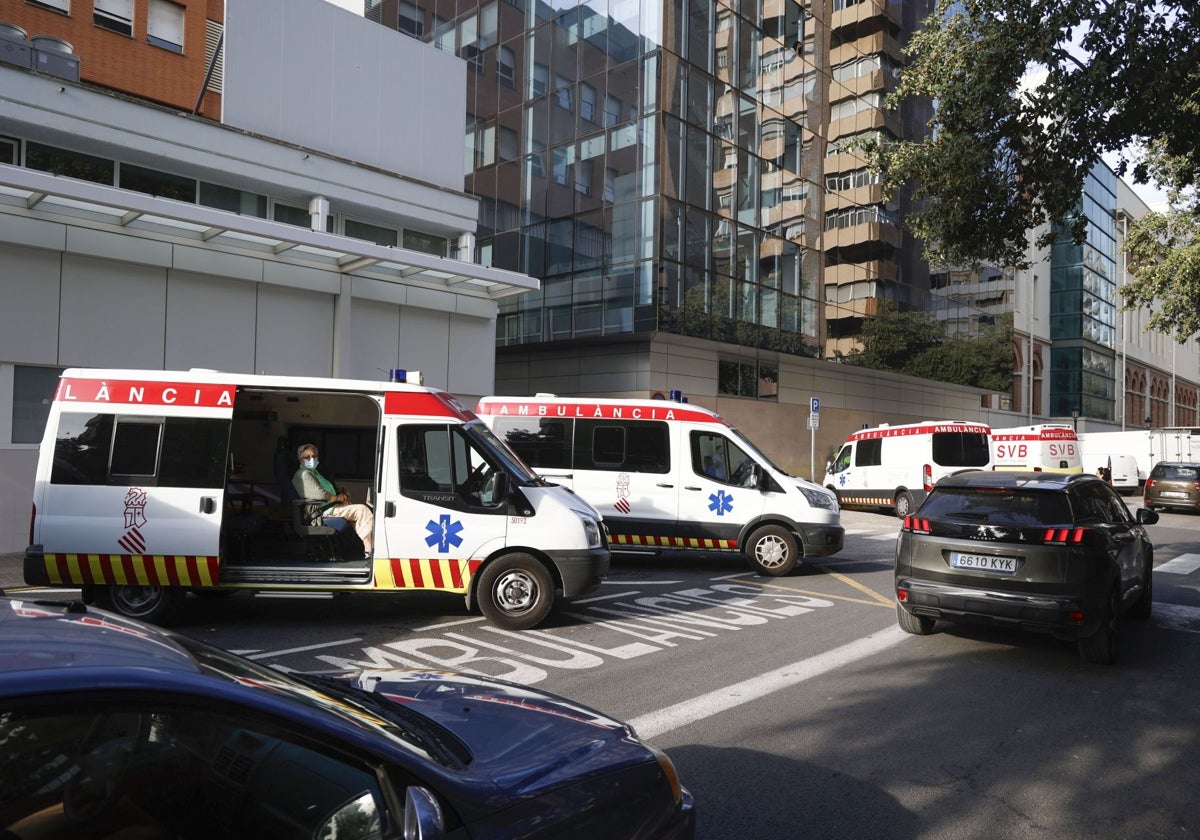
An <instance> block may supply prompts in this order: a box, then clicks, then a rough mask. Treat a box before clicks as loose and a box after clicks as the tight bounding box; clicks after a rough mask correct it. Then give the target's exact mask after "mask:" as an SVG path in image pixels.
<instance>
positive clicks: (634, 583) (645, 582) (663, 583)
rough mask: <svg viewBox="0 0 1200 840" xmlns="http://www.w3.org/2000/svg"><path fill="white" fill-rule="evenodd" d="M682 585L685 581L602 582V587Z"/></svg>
mask: <svg viewBox="0 0 1200 840" xmlns="http://www.w3.org/2000/svg"><path fill="white" fill-rule="evenodd" d="M680 583H683V581H681V580H625V579H624V578H621V580H602V581H600V585H601V586H675V585H676V584H680ZM572 603H576V604H578V603H581V602H580V601H573V602H572Z"/></svg>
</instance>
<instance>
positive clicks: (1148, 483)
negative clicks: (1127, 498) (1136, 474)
mask: <svg viewBox="0 0 1200 840" xmlns="http://www.w3.org/2000/svg"><path fill="white" fill-rule="evenodd" d="M1153 486H1154V479H1153V478H1147V479H1146V489H1147V490H1149V489H1150V488H1151V487H1153Z"/></svg>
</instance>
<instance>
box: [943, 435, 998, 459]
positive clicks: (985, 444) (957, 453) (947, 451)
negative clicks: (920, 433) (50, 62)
mask: <svg viewBox="0 0 1200 840" xmlns="http://www.w3.org/2000/svg"><path fill="white" fill-rule="evenodd" d="M991 460H992V440H991V437H990V436H989V435H986V434H984V433H983V432H934V433H933V463H935V464H937V465H938V466H941V467H985V466H987V465H988V463H989V462H990V461H991Z"/></svg>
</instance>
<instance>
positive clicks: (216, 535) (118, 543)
mask: <svg viewBox="0 0 1200 840" xmlns="http://www.w3.org/2000/svg"><path fill="white" fill-rule="evenodd" d="M114 409H115V410H114ZM150 410H153V409H149V410H142V411H140V412H139V411H138V410H137V409H135V408H132V407H120V408H117V407H115V406H99V405H97V406H94V407H88V406H83V405H79V406H72V407H71V409H70V410H64V411H63V412H62V413H61V414H59V415H58V422H57V427H56V429H55V436H56V438H55V442H54V457H53V461H52V463H51V465H50V475H49V476H48V478H49V481H48V483H47V484H46V486H45V494H44V496H43V501H42V507H41V509H40V510H39V512H38V516H39V521H40V538H41V542H42V546H43V549H44V550H45V551H46V553H48V554H62V553H89V554H117V555H132V556H149V555H186V556H200V557H216V556H217V554H218V548H219V545H220V535H221V516H222V512H223V508H224V494H225V479H226V472H227V464H228V449H229V429H230V416H231V412H230V411H222V410H213V409H207V410H198V412H197V416H193V415H188V416H177V415H175V414H174V413H171V414H164V413H161V409H159V412H160V413H149V411H150ZM201 412H203V413H201Z"/></svg>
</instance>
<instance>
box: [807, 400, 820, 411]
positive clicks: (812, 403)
mask: <svg viewBox="0 0 1200 840" xmlns="http://www.w3.org/2000/svg"><path fill="white" fill-rule="evenodd" d="M810 406H811V407H810V408H809V410H810V411H811V412H812V413H813V414H820V413H821V398H820V397H813V398H812V400H811V401H810Z"/></svg>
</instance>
